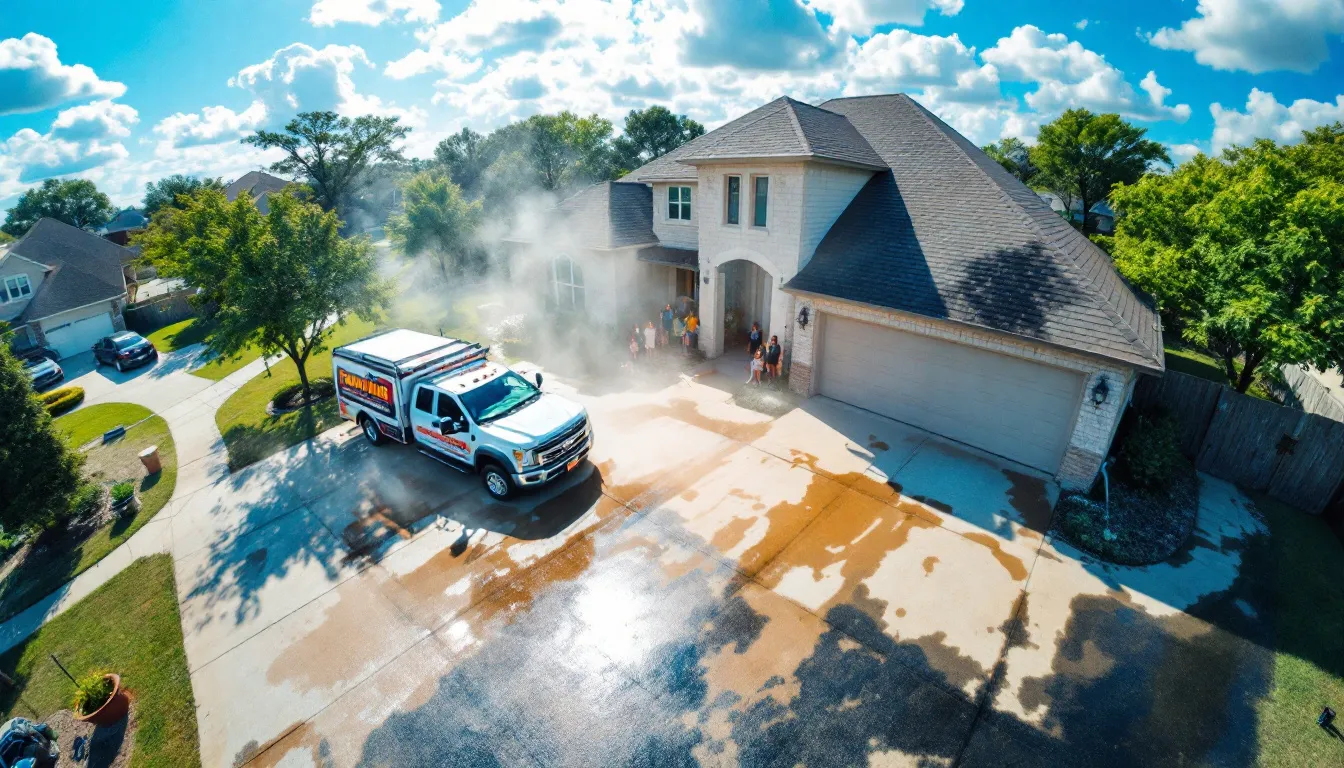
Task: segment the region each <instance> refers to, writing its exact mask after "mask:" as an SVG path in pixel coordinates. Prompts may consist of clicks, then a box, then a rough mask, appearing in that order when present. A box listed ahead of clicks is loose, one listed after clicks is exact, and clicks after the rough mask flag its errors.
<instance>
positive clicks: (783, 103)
mask: <svg viewBox="0 0 1344 768" xmlns="http://www.w3.org/2000/svg"><path fill="white" fill-rule="evenodd" d="M788 98H789V97H788V96H781V97H779V98H778V99H775V100H774V101H771V102H767V103H765V104H762V105H761V107H760V108H761V109H765V107H768V106H770V105H771V104H778V106H776V107H775V108H774V109H771V110H766V111H764V112H762V113H761V114H759V115H757V116H756V119H755V120H752V121H751V122H749V123H742V124H741V125H738V126H734V130H735V131H744V130H746V129H748V128H750V127H751V126H753V125H756V124H757V123H759V122H761V121H762V120H764V119H766V118H767V117H773V116H774V115H775V114H776V113H777V112H779V111H780V110H781V109H786V108H787V107H788ZM730 122H731V121H730ZM726 127H727V124H725V125H721V126H719V128H715V129H714V130H713V131H710V132H709V133H706V134H705V135H706V136H712V135H713V134H715V133H717V132H718V131H719V129H721V128H726ZM728 135H729V134H726V133H725V134H723V135H722V136H719V137H718V140H717V141H715V142H714V143H711V144H707V145H706V146H710V147H713V146H717V144H718V141H722V140H723V139H725V138H727V137H728ZM687 143H690V142H687ZM804 145H806V142H804Z"/></svg>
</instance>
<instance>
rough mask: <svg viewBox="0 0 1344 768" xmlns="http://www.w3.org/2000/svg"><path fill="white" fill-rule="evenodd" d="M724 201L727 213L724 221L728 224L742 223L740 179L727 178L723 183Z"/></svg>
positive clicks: (737, 177)
mask: <svg viewBox="0 0 1344 768" xmlns="http://www.w3.org/2000/svg"><path fill="white" fill-rule="evenodd" d="M723 197H724V200H725V205H726V206H727V212H726V214H725V216H724V221H726V222H727V223H729V224H740V223H742V177H741V176H729V177H728V178H727V181H726V182H725V183H724V195H723Z"/></svg>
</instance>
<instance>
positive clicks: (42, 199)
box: [0, 179, 117, 237]
mask: <svg viewBox="0 0 1344 768" xmlns="http://www.w3.org/2000/svg"><path fill="white" fill-rule="evenodd" d="M116 213H117V209H116V208H113V207H112V201H111V200H109V199H108V197H107V195H105V194H103V193H102V192H99V191H98V187H96V186H94V184H93V182H92V181H89V180H87V179H67V180H64V181H62V180H59V179H47V180H46V181H44V182H42V185H41V186H37V187H33V188H31V189H29V190H28V191H26V192H24V193H23V194H22V195H19V201H18V202H17V203H15V205H14V207H13V208H10V209H9V212H8V213H6V214H5V223H4V225H3V226H0V230H4V231H5V232H7V233H8V234H10V235H13V236H14V237H22V236H23V235H24V233H26V232H27V231H28V230H29V229H31V228H32V226H33V225H34V224H36V223H37V220H38V219H42V218H49V219H56V220H57V221H63V222H65V223H66V224H69V225H70V226H72V227H79V228H80V229H94V228H95V227H99V226H102V225H103V224H106V223H107V222H108V220H109V219H111V218H112V217H113V216H115V215H116Z"/></svg>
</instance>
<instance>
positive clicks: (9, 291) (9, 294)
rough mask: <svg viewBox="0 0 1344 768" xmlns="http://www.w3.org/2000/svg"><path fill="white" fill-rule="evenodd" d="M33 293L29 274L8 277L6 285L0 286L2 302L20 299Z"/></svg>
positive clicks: (0, 299) (0, 300)
mask: <svg viewBox="0 0 1344 768" xmlns="http://www.w3.org/2000/svg"><path fill="white" fill-rule="evenodd" d="M32 295H33V286H32V285H31V284H30V283H29V282H28V276H27V275H13V276H11V277H7V278H5V283H4V285H3V286H0V302H10V301H18V300H19V299H26V298H28V297H29V296H32Z"/></svg>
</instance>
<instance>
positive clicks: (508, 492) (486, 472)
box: [481, 464, 513, 501]
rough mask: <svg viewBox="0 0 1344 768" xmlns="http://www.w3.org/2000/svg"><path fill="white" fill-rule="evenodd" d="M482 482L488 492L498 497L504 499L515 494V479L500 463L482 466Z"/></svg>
mask: <svg viewBox="0 0 1344 768" xmlns="http://www.w3.org/2000/svg"><path fill="white" fill-rule="evenodd" d="M481 482H482V483H483V484H484V485H485V491H486V493H488V494H490V495H491V496H494V497H495V498H496V499H499V500H501V501H503V500H504V499H507V498H509V497H510V496H512V495H513V481H512V480H511V479H509V473H508V472H505V471H504V470H503V469H502V468H501V467H500V466H499V465H498V464H486V465H485V466H484V467H481Z"/></svg>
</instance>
